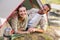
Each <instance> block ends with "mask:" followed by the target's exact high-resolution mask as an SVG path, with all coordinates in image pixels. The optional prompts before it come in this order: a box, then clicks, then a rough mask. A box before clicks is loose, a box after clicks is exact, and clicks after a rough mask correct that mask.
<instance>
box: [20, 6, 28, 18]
mask: <svg viewBox="0 0 60 40" xmlns="http://www.w3.org/2000/svg"><path fill="white" fill-rule="evenodd" d="M26 14H27V11H26V8H25V7H20V8H19V16H20V17H22V18H25V17H26Z"/></svg>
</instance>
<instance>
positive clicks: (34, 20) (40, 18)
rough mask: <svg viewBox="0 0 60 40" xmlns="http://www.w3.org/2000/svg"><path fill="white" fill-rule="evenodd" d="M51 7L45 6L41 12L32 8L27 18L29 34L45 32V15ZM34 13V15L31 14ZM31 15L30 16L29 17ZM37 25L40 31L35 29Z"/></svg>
mask: <svg viewBox="0 0 60 40" xmlns="http://www.w3.org/2000/svg"><path fill="white" fill-rule="evenodd" d="M50 9H51V7H50V5H49V4H45V5H44V6H43V10H41V9H37V8H33V9H32V10H30V11H31V12H30V14H29V16H30V18H29V23H28V27H27V29H28V31H30V32H35V31H37V32H44V31H46V28H47V24H48V23H47V22H48V20H47V16H48V15H47V14H48V12H49V11H50ZM32 13H34V14H35V15H34V14H32ZM31 14H32V15H31ZM38 25H40V27H41V29H37V28H35V27H37V26H38Z"/></svg>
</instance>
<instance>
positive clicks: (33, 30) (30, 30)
mask: <svg viewBox="0 0 60 40" xmlns="http://www.w3.org/2000/svg"><path fill="white" fill-rule="evenodd" d="M28 31H29V32H35V31H36V29H35V28H29V29H28Z"/></svg>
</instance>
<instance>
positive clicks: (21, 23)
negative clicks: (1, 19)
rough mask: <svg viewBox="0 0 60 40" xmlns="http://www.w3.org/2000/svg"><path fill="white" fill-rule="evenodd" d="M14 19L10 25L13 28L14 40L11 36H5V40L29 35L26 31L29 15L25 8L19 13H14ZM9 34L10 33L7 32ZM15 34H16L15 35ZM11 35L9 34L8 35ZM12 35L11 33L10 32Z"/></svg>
mask: <svg viewBox="0 0 60 40" xmlns="http://www.w3.org/2000/svg"><path fill="white" fill-rule="evenodd" d="M12 16H13V17H12V18H10V25H11V28H12V30H13V31H12V37H11V38H12V39H10V37H9V36H10V35H7V36H6V35H5V34H4V36H5V37H4V38H7V40H13V39H14V38H16V37H18V36H20V34H24V33H29V32H28V31H25V30H26V27H27V23H28V15H27V11H26V8H25V7H23V6H22V7H20V8H19V9H18V11H17V12H14V15H12ZM7 29H8V28H7ZM7 33H8V32H7ZM13 33H14V34H13ZM8 34H9V33H8ZM10 34H11V31H10Z"/></svg>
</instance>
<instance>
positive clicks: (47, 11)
mask: <svg viewBox="0 0 60 40" xmlns="http://www.w3.org/2000/svg"><path fill="white" fill-rule="evenodd" d="M45 5H47V6H48V7H49V10H48V11H50V10H51V6H50V5H49V4H45ZM48 11H47V12H48Z"/></svg>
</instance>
